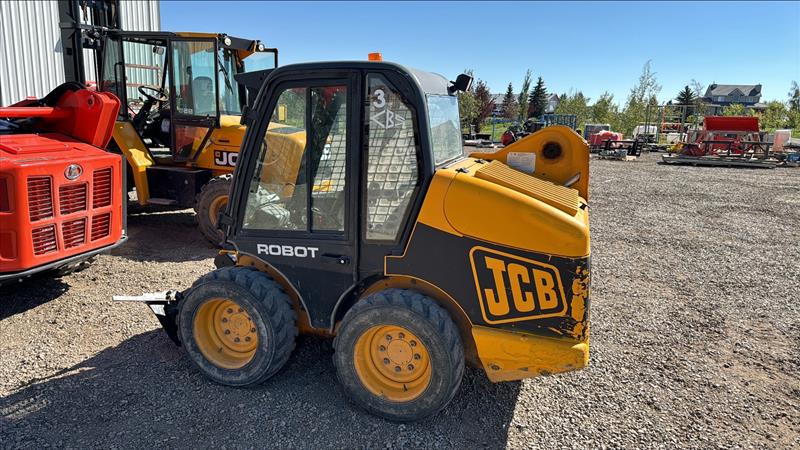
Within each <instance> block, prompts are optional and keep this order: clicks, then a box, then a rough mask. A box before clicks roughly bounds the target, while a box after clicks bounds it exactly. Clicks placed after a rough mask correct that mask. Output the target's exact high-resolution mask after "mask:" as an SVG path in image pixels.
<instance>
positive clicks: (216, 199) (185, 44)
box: [98, 31, 278, 244]
mask: <svg viewBox="0 0 800 450" xmlns="http://www.w3.org/2000/svg"><path fill="white" fill-rule="evenodd" d="M102 42H103V45H102V46H101V47H100V49H101V51H100V52H99V54H100V55H101V57H100V59H101V63H100V66H101V70H100V72H101V75H100V81H99V83H98V89H99V90H101V91H108V92H112V93H114V94H115V95H116V96H117V97H119V98H120V99H121V100H122V105H123V106H122V108H121V109H120V115H119V119H118V121H117V124H116V126H115V128H114V134H113V141H112V143H111V149H112V150H115V151H119V152H121V153H122V154H124V155H125V158H126V160H127V163H128V167H129V172H128V175H129V178H128V180H129V182H128V185H129V187H130V188H131V189H134V188H135V190H136V201H137V202H138V203H139V205H142V206H145V205H154V204H155V205H172V206H176V207H186V208H190V207H193V208H194V209H195V212H196V213H197V222H198V225H199V228H200V231H201V232H202V234H203V235H204V236H205V237H206V238H207V239H208V240H209V241H211V242H213V243H215V244H219V243H220V242H221V241H222V237H223V236H222V234H221V233H220V231H219V230H218V228H217V217H218V214H219V212H220V211H222V210H224V208H225V205H226V204H227V202H228V191H229V190H230V185H231V174H232V173H233V168H234V166H235V165H236V161H237V159H238V156H239V147H240V145H241V143H242V139H243V137H244V133H245V127H244V126H243V125H241V123H240V119H241V111H242V107H243V106H244V105H245V104H246V96H247V92H246V90H245V87H244V86H242V85H240V84H238V83H237V82H236V80H235V79H234V77H236V76H237V75H239V74H242V73H244V72H246V71H247V72H251V71H261V70H265V69H272V68H274V67H275V66H276V65H277V62H278V61H277V59H278V52H277V50H276V49H272V48H266V47H265V46H264V44H263V43H261V42H259V41H257V40H247V39H240V38H236V37H233V36H229V35H226V34H212V33H170V32H141V31H105V32H104V33H103V37H102Z"/></svg>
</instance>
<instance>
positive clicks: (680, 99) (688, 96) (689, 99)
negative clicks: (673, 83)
mask: <svg viewBox="0 0 800 450" xmlns="http://www.w3.org/2000/svg"><path fill="white" fill-rule="evenodd" d="M695 101H697V98H696V97H695V95H694V92H692V90H691V89H689V86H688V85H686V86H684V87H683V89H682V90H681V91H680V92H678V95H677V96H676V97H675V104H676V105H683V106H691V105H694V103H695Z"/></svg>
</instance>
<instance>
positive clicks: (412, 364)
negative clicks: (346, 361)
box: [355, 325, 431, 401]
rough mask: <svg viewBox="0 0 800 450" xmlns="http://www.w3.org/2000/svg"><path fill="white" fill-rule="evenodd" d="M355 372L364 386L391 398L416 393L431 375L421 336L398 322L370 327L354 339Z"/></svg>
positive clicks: (408, 397)
mask: <svg viewBox="0 0 800 450" xmlns="http://www.w3.org/2000/svg"><path fill="white" fill-rule="evenodd" d="M355 350H356V352H355V353H356V355H355V357H356V358H355V360H356V372H357V373H358V375H359V378H360V379H361V382H362V383H363V384H364V386H365V387H367V389H369V390H370V391H372V392H373V393H375V394H376V395H379V396H382V397H385V398H387V399H389V400H394V401H410V400H413V399H414V398H416V397H418V396H419V395H420V394H422V392H423V391H424V390H425V388H426V387H427V386H428V383H429V382H430V378H431V368H430V365H429V361H428V359H429V357H428V352H427V349H426V348H425V346H424V345H423V344H422V342H421V341H420V339H419V338H418V337H417V336H416V335H414V334H413V333H412V332H410V331H409V330H407V329H405V328H403V327H398V326H393V325H389V326H377V327H372V328H370V329H369V330H367V332H365V333H364V334H362V335H361V337H359V339H358V341H357V342H356V349H355Z"/></svg>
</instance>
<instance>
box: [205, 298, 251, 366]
mask: <svg viewBox="0 0 800 450" xmlns="http://www.w3.org/2000/svg"><path fill="white" fill-rule="evenodd" d="M194 337H195V342H196V343H197V346H198V347H199V349H200V352H201V353H202V354H203V356H205V357H206V359H208V360H209V361H210V362H211V363H212V364H214V365H216V366H218V367H222V368H226V369H237V368H240V367H242V366H244V365H245V364H247V363H248V362H250V360H251V359H252V358H253V355H255V351H256V347H257V344H258V333H257V331H256V328H255V325H254V324H253V321H252V320H251V319H250V315H249V314H247V312H246V311H245V310H244V309H243V308H242V307H241V306H239V305H238V304H237V303H236V302H234V301H233V300H231V299H211V300H209V301H207V302H205V303H203V304H202V305H201V306H200V307H199V308H198V309H197V313H196V315H195V319H194Z"/></svg>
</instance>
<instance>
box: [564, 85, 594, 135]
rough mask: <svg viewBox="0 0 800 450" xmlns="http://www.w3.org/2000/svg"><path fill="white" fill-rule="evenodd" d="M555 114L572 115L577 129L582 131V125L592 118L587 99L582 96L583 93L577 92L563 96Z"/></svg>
mask: <svg viewBox="0 0 800 450" xmlns="http://www.w3.org/2000/svg"><path fill="white" fill-rule="evenodd" d="M555 113H556V114H574V115H575V116H577V123H578V128H581V129H582V128H583V125H584V124H585V123H586V122H587V121H588V120H589V119H591V117H592V108H590V107H589V98H588V97H586V96H584V95H583V92H581V91H577V92H573V93H570V94H564V95H563V96H562V97H561V102H559V104H558V107H556V111H555Z"/></svg>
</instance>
